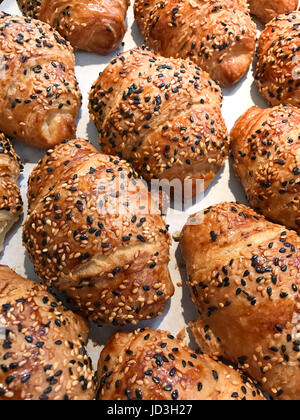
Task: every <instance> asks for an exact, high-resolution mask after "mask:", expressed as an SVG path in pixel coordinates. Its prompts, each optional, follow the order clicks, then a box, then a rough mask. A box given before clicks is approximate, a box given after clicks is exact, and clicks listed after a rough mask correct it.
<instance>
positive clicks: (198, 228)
mask: <svg viewBox="0 0 300 420" xmlns="http://www.w3.org/2000/svg"><path fill="white" fill-rule="evenodd" d="M180 243H181V249H182V252H183V257H184V259H185V261H186V265H187V273H188V284H189V286H190V288H191V295H192V299H193V301H194V303H195V305H196V306H197V308H198V310H199V311H200V314H201V315H200V319H199V321H198V322H196V323H195V324H194V325H193V327H192V328H193V332H194V335H195V336H196V340H197V342H198V344H199V346H200V347H201V349H202V350H203V351H204V352H205V353H208V354H214V355H215V356H216V355H219V356H223V357H224V358H225V359H227V360H231V361H232V362H234V363H238V365H239V367H241V368H242V369H243V370H244V371H245V372H247V373H248V374H249V375H250V376H251V377H252V378H254V379H255V380H256V381H258V382H260V383H262V385H263V388H264V390H265V391H266V392H267V393H268V394H269V395H271V396H272V397H274V398H276V399H287V400H288V399H292V400H293V399H299V398H300V371H299V360H298V358H299V350H300V342H299V331H298V330H299V314H300V306H299V291H298V288H299V280H300V265H299V259H300V238H299V237H298V235H297V233H296V232H294V231H289V230H286V229H285V228H284V227H282V226H280V225H275V224H273V223H271V222H268V221H267V220H266V219H265V218H264V217H262V216H261V217H260V216H258V215H257V213H255V212H254V211H253V210H251V209H250V208H248V207H246V206H243V205H239V204H235V203H223V204H219V205H217V206H214V207H211V208H209V209H207V210H205V211H204V212H201V213H198V214H197V215H194V216H192V217H191V218H190V219H189V223H188V224H187V225H186V226H185V227H184V229H183V231H182V234H181V240H180Z"/></svg>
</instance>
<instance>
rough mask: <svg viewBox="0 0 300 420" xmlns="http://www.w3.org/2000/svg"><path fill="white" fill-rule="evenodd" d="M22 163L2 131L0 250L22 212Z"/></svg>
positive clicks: (0, 138)
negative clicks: (19, 180)
mask: <svg viewBox="0 0 300 420" xmlns="http://www.w3.org/2000/svg"><path fill="white" fill-rule="evenodd" d="M22 168H23V167H22V165H21V162H20V159H19V157H18V156H17V154H16V152H15V150H14V148H13V147H12V145H11V143H10V141H9V140H8V139H7V138H6V137H5V135H4V134H3V133H0V252H1V251H2V250H3V243H4V239H5V236H6V234H7V233H8V231H9V230H10V229H11V227H12V226H13V225H14V224H15V223H16V222H17V220H18V219H19V216H20V214H21V212H22V197H21V195H20V190H19V187H18V183H17V182H18V179H19V176H20V170H22Z"/></svg>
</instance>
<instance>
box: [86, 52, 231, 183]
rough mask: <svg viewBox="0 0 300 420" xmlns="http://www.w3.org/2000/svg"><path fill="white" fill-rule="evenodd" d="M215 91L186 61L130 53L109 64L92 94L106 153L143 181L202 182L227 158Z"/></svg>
mask: <svg viewBox="0 0 300 420" xmlns="http://www.w3.org/2000/svg"><path fill="white" fill-rule="evenodd" d="M221 103H222V92H221V89H220V88H219V86H218V85H217V84H216V83H215V82H214V81H213V80H212V79H211V78H210V77H209V75H208V74H207V73H206V72H204V71H202V70H201V69H200V68H199V67H197V66H196V65H195V64H193V63H192V62H189V61H186V60H182V59H177V60H175V59H166V58H163V57H161V56H159V55H156V54H155V53H154V52H153V51H151V50H149V49H147V48H136V49H133V50H130V51H127V52H125V53H122V54H120V55H119V56H118V57H116V58H115V59H113V60H112V61H111V63H110V64H109V65H108V66H107V67H106V69H105V70H104V72H103V73H102V74H100V76H99V78H98V79H97V81H96V82H95V83H94V85H93V86H92V89H91V92H90V102H89V109H90V115H91V119H92V120H93V121H94V122H95V124H96V126H97V128H98V131H99V132H100V139H99V141H100V146H101V149H102V151H103V152H104V153H107V154H116V155H118V156H119V157H122V158H123V159H126V160H128V161H129V162H130V163H132V165H133V167H134V168H135V170H136V171H137V172H138V173H139V174H140V175H141V176H143V178H144V179H145V180H146V181H147V182H151V180H152V179H153V178H156V179H159V180H169V181H172V180H174V179H179V180H180V181H181V183H182V184H183V183H184V180H185V179H190V180H192V181H193V185H195V184H196V181H197V180H199V179H201V180H204V187H205V188H207V187H208V186H209V185H210V184H211V183H212V181H213V180H214V178H215V176H216V175H217V173H218V171H219V170H220V169H221V167H222V166H223V165H224V163H225V161H226V159H227V157H228V149H229V139H228V133H227V129H226V126H225V122H224V120H223V117H222V114H221Z"/></svg>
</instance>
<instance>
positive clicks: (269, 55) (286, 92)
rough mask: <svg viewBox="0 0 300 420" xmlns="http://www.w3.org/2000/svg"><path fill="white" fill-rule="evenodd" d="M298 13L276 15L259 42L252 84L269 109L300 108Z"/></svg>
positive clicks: (299, 25)
mask: <svg viewBox="0 0 300 420" xmlns="http://www.w3.org/2000/svg"><path fill="white" fill-rule="evenodd" d="M299 50H300V12H291V13H287V14H284V15H280V16H278V17H276V18H275V19H273V20H272V21H271V22H269V23H268V24H267V26H266V28H265V30H264V31H263V32H262V33H261V36H260V38H259V44H258V50H257V56H258V60H257V67H256V76H255V79H256V83H257V86H258V88H259V90H260V92H261V93H262V95H263V96H264V97H265V98H266V99H267V101H269V102H270V104H271V105H273V106H274V105H279V104H290V105H295V106H299V105H300V70H299V69H300V67H299V66H300V59H299Z"/></svg>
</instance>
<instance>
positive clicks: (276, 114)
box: [230, 105, 300, 233]
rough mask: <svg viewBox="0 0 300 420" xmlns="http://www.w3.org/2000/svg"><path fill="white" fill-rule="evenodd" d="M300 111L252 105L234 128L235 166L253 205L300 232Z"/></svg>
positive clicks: (232, 142) (232, 137)
mask: <svg viewBox="0 0 300 420" xmlns="http://www.w3.org/2000/svg"><path fill="white" fill-rule="evenodd" d="M299 127H300V110H299V108H296V107H288V106H283V105H279V106H277V107H274V108H269V109H264V110H263V109H260V108H257V107H252V108H250V109H249V110H248V111H247V112H246V113H245V114H244V115H242V116H241V117H240V119H239V120H238V121H237V122H236V124H235V126H234V128H233V130H232V131H231V136H230V137H231V149H232V152H233V156H234V169H235V173H236V174H237V176H238V178H239V179H240V180H241V182H242V185H243V187H244V188H245V191H246V194H247V197H248V200H249V202H250V204H251V206H252V207H253V208H254V209H255V210H256V211H258V212H259V213H262V214H263V215H264V216H265V217H266V218H268V219H271V220H273V221H276V222H278V223H281V224H283V225H285V226H287V227H289V228H291V229H296V230H298V232H299V233H300V128H299Z"/></svg>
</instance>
